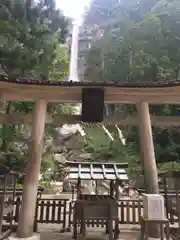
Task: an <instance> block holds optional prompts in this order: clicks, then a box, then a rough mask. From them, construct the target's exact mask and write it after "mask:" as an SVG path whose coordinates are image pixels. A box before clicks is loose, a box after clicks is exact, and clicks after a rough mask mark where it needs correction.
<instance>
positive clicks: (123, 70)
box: [84, 0, 180, 174]
mask: <svg viewBox="0 0 180 240" xmlns="http://www.w3.org/2000/svg"><path fill="white" fill-rule="evenodd" d="M111 3H112V5H109V0H104V1H100V0H94V1H93V2H92V5H90V10H89V12H88V13H87V14H86V16H85V26H84V27H85V29H88V26H91V35H92V36H93V42H92V44H91V48H90V49H87V52H86V55H85V60H86V70H85V76H86V79H88V80H91V81H106V82H110V81H113V82H120V81H123V82H124V81H125V80H126V81H129V80H131V81H136V80H138V81H160V80H163V81H169V80H172V79H179V77H180V64H179V62H180V36H179V32H180V31H179V29H180V25H179V24H180V14H179V13H180V2H179V1H178V0H173V1H166V0H149V1H145V0H141V1H136V0H126V1H118V3H117V5H116V6H117V7H116V8H113V4H115V1H113V2H111ZM112 9H113V11H112ZM92 16H93V17H92ZM102 30H103V31H102ZM99 32H101V33H103V34H101V36H100V34H99ZM85 34H86V31H85ZM89 34H90V33H89ZM98 34H99V35H98ZM84 38H85V36H84ZM150 110H151V113H152V114H156V115H163V116H164V115H165V116H170V115H173V116H179V106H171V105H158V106H151V108H150ZM115 112H116V113H118V114H123V116H128V115H132V114H134V113H135V114H136V109H135V108H134V106H129V105H128V106H125V105H121V106H116V110H115ZM115 112H114V111H113V114H114V113H115ZM123 134H124V136H125V138H126V140H127V146H126V147H125V149H123V146H120V145H119V141H118V140H116V141H115V142H114V143H113V145H112V144H110V143H109V145H108V146H106V147H102V148H101V149H100V150H99V149H97V150H94V151H95V152H96V154H97V156H98V158H100V156H104V154H105V153H106V151H107V153H108V154H109V153H110V155H111V156H112V152H113V155H114V156H116V157H115V159H117V158H118V157H119V158H120V157H121V158H122V159H123V156H122V155H123V152H124V153H125V155H126V157H127V158H129V159H132V162H133V161H134V158H135V159H136V161H135V163H136V164H135V168H134V167H132V169H135V171H134V172H136V174H137V173H138V174H139V170H138V171H137V169H138V166H140V164H139V162H138V161H137V159H139V158H140V157H139V153H140V150H139V130H138V128H135V127H126V128H124V129H123ZM99 135H100V134H99ZM179 136H180V130H179V128H173V127H170V128H168V129H164V128H162V127H161V128H153V138H154V143H155V152H156V160H157V162H158V163H159V164H158V167H159V168H168V167H170V165H171V164H165V165H164V163H163V162H168V161H170V162H176V166H178V168H179V163H178V162H179V160H180V154H179V153H180V151H179V150H180V147H179V146H180V140H179V139H180V137H179ZM99 138H100V137H99ZM95 146H96V144H95ZM95 146H94V148H93V149H95ZM114 146H118V147H117V148H118V151H117V149H116V147H114ZM132 149H133V151H132ZM129 152H130V154H129ZM131 156H132V157H131ZM130 162H131V161H130ZM132 162H131V163H132ZM137 163H138V164H139V165H137Z"/></svg>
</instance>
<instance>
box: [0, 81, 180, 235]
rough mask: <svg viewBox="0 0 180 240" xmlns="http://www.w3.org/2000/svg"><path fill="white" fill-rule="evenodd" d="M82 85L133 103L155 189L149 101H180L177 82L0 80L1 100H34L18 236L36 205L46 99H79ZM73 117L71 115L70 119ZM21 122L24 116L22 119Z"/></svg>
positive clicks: (29, 226)
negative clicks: (107, 82)
mask: <svg viewBox="0 0 180 240" xmlns="http://www.w3.org/2000/svg"><path fill="white" fill-rule="evenodd" d="M83 88H101V89H104V91H105V103H111V104H115V103H122V104H136V106H137V111H138V120H139V127H140V138H141V141H140V142H141V156H142V161H143V162H142V163H143V167H144V173H145V179H146V182H147V188H148V192H149V193H158V178H157V171H156V161H155V154H154V146H153V139H152V129H151V117H150V114H149V104H162V103H163V104H180V83H179V82H176V81H175V82H170V83H168V84H167V83H163V82H162V83H153V84H150V83H149V84H146V83H134V82H133V83H131V82H126V83H122V82H120V83H119V84H116V85H114V84H113V83H112V84H106V83H91V82H66V81H61V82H57V81H56V82H55V81H42V80H33V79H10V80H0V91H1V100H2V101H34V102H36V107H35V109H34V113H33V118H32V133H31V138H32V139H31V141H32V142H31V143H32V144H31V149H30V159H29V160H28V162H27V167H26V175H25V187H24V192H23V200H22V207H21V211H20V218H19V227H18V237H21V238H26V237H30V236H31V235H32V233H33V223H34V215H35V206H36V192H37V187H38V180H39V179H38V178H39V173H40V166H41V155H42V144H43V134H44V127H45V123H46V111H47V103H48V102H54V103H79V102H81V99H82V97H81V95H82V89H83ZM71 121H72V119H71ZM21 122H23V120H22V119H21Z"/></svg>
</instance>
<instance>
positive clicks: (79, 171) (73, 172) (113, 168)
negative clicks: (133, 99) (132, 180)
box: [67, 162, 128, 180]
mask: <svg viewBox="0 0 180 240" xmlns="http://www.w3.org/2000/svg"><path fill="white" fill-rule="evenodd" d="M67 166H68V167H69V178H70V179H81V180H116V179H120V180H128V176H127V172H126V169H127V168H128V163H94V162H67Z"/></svg>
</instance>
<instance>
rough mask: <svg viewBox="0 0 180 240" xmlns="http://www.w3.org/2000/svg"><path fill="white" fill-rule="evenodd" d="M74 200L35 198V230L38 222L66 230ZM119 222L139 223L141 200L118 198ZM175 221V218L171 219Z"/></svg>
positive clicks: (15, 217) (99, 224)
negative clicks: (55, 225) (56, 225)
mask: <svg viewBox="0 0 180 240" xmlns="http://www.w3.org/2000/svg"><path fill="white" fill-rule="evenodd" d="M20 206H21V198H19V197H18V198H16V200H15V202H14V210H13V220H12V224H13V226H17V223H18V218H19V210H20ZM73 208H74V201H69V200H68V199H42V198H41V199H37V205H36V214H35V228H34V229H35V231H37V227H38V224H41V223H43V224H58V225H59V230H62V231H68V230H70V229H71V227H72V224H73ZM118 214H119V224H120V225H121V224H139V220H140V216H141V215H142V214H143V202H142V200H120V201H119V203H118ZM3 219H4V223H3V224H4V225H6V224H7V225H8V223H9V221H10V216H9V215H6V216H4V217H3ZM173 220H174V221H175V222H176V219H173ZM105 225H106V221H103V220H94V221H93V220H88V222H87V227H100V228H102V227H105Z"/></svg>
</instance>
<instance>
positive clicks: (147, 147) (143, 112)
mask: <svg viewBox="0 0 180 240" xmlns="http://www.w3.org/2000/svg"><path fill="white" fill-rule="evenodd" d="M137 110H138V116H139V130H140V147H141V158H142V159H141V160H142V161H143V164H142V166H143V168H144V178H145V188H146V193H150V194H158V193H159V186H158V175H157V167H156V160H155V153H154V144H153V137H152V128H151V118H150V113H149V105H148V103H146V102H143V103H140V104H139V105H138V106H137ZM149 237H152V238H158V237H159V226H157V225H155V224H152V225H149Z"/></svg>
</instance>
